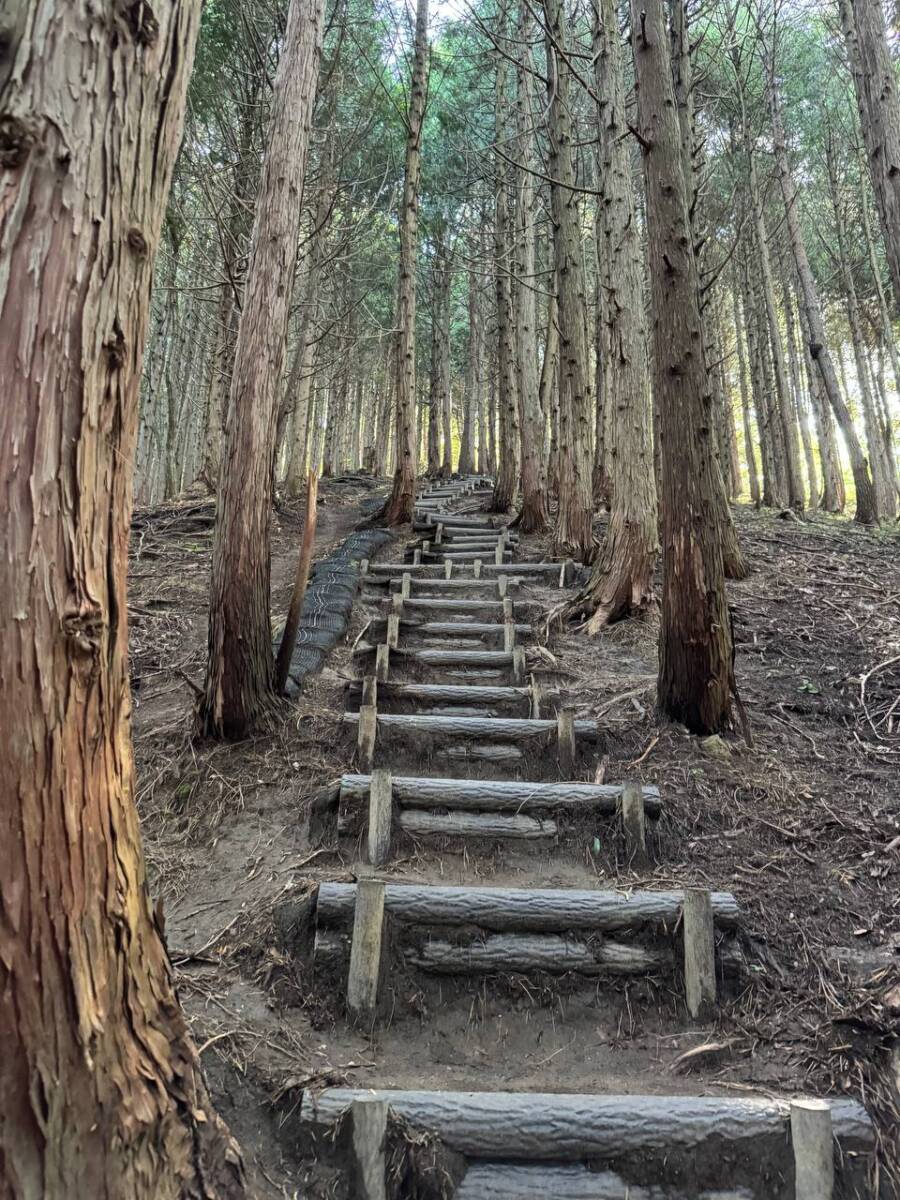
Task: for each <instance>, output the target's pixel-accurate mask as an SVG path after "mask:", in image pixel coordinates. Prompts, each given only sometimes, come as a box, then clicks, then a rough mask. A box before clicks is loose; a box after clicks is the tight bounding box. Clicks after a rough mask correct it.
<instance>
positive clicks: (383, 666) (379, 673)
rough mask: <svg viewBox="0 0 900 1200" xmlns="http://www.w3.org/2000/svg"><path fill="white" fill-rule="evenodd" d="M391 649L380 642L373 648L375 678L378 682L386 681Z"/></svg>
mask: <svg viewBox="0 0 900 1200" xmlns="http://www.w3.org/2000/svg"><path fill="white" fill-rule="evenodd" d="M390 661H391V651H390V648H389V647H388V646H387V645H385V643H383V642H382V644H381V645H380V646H378V647H377V648H376V650H375V678H376V679H377V680H378V682H379V683H387V681H388V675H389V672H390Z"/></svg>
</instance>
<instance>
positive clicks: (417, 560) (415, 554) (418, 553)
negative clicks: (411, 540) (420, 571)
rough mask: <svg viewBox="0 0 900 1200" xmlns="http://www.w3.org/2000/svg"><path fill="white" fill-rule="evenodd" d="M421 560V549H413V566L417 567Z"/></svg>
mask: <svg viewBox="0 0 900 1200" xmlns="http://www.w3.org/2000/svg"><path fill="white" fill-rule="evenodd" d="M421 562H422V551H421V550H413V566H414V567H418V566H420V565H421Z"/></svg>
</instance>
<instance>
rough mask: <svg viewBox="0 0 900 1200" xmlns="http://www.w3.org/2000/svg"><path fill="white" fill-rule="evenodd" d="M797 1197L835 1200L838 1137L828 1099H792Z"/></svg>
mask: <svg viewBox="0 0 900 1200" xmlns="http://www.w3.org/2000/svg"><path fill="white" fill-rule="evenodd" d="M791 1147H792V1149H793V1152H794V1197H795V1200H831V1198H832V1196H833V1195H834V1137H833V1130H832V1118H831V1106H830V1105H829V1104H828V1103H827V1101H825V1100H792V1101H791Z"/></svg>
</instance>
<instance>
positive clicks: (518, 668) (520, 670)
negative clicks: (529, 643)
mask: <svg viewBox="0 0 900 1200" xmlns="http://www.w3.org/2000/svg"><path fill="white" fill-rule="evenodd" d="M512 657H513V661H512V668H513V680H514V681H515V682H516V683H524V682H525V651H524V650H523V649H522V647H521V646H516V647H515V649H514V650H513V652H512Z"/></svg>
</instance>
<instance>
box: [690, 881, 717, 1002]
mask: <svg viewBox="0 0 900 1200" xmlns="http://www.w3.org/2000/svg"><path fill="white" fill-rule="evenodd" d="M682 924H683V930H682V936H683V937H684V986H685V992H686V994H687V1007H688V1012H689V1013H690V1014H691V1016H692V1017H693V1018H694V1019H695V1020H697V1019H698V1018H704V1019H705V1018H708V1017H709V1016H710V1015H711V1010H712V1009H713V1008H714V1006H715V1003H716V933H715V925H714V922H713V910H712V900H711V898H710V894H709V892H708V891H707V890H706V889H705V888H687V889H686V890H685V893H684V915H683V917H682Z"/></svg>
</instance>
